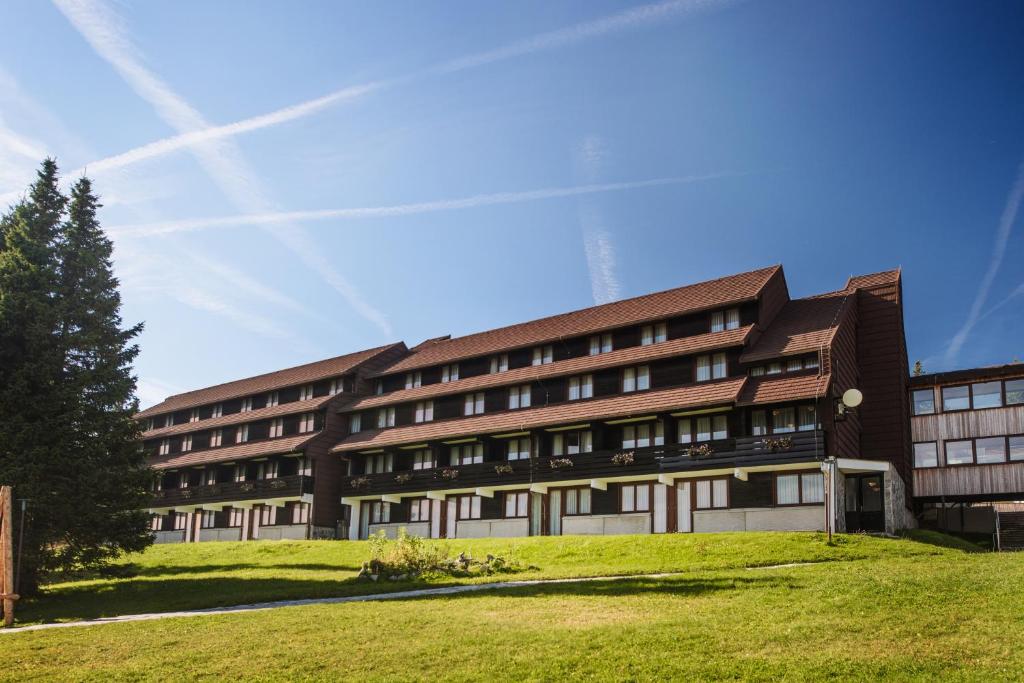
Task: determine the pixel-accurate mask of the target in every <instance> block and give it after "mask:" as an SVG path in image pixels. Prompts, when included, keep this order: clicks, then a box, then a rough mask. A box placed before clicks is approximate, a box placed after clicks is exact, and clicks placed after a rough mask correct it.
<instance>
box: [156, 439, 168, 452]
mask: <svg viewBox="0 0 1024 683" xmlns="http://www.w3.org/2000/svg"><path fill="white" fill-rule="evenodd" d="M157 452H158V453H159V454H160V455H167V454H168V453H170V452H171V440H170V439H160V448H159V449H158V451H157Z"/></svg>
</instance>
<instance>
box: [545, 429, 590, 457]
mask: <svg viewBox="0 0 1024 683" xmlns="http://www.w3.org/2000/svg"><path fill="white" fill-rule="evenodd" d="M593 450H594V436H593V434H591V432H590V430H580V431H575V432H559V433H557V434H555V436H554V438H553V439H552V440H551V451H552V453H553V454H554V455H576V454H578V453H591V452H593Z"/></svg>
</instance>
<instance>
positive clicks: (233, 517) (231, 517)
mask: <svg viewBox="0 0 1024 683" xmlns="http://www.w3.org/2000/svg"><path fill="white" fill-rule="evenodd" d="M245 512H246V511H245V510H243V509H242V508H230V511H229V512H228V526H230V527H239V526H242V520H243V519H244V516H245Z"/></svg>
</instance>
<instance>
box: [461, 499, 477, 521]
mask: <svg viewBox="0 0 1024 683" xmlns="http://www.w3.org/2000/svg"><path fill="white" fill-rule="evenodd" d="M458 519H480V496H459V506H458Z"/></svg>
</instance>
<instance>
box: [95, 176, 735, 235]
mask: <svg viewBox="0 0 1024 683" xmlns="http://www.w3.org/2000/svg"><path fill="white" fill-rule="evenodd" d="M733 175H737V174H733V173H710V174H705V175H693V176H679V177H670V178H654V179H651V180H638V181H632V182H621V183H602V184H595V185H577V186H572V187H551V188H545V189H540V190H528V191H524V192H496V193H493V194H479V195H473V196H471V197H463V198H459V199H441V200H435V201H429V202H417V203H411V204H393V205H390V206H366V207H353V208H344V209H314V210H308V211H273V212H267V213H248V214H240V215H235V216H218V217H214V218H191V219H183V220H177V221H160V222H157V223H141V224H134V225H114V226H110V227H109V228H108V230H109V231H110V233H111V234H112V235H114V236H116V237H149V236H153V235H163V234H167V233H173V232H184V231H190V230H204V229H207V228H224V227H236V226H242V225H279V224H285V223H297V222H301V221H322V220H329V219H334V220H352V219H358V218H386V217H390V216H410V215H415V214H422V213H432V212H436V211H455V210H459V209H473V208H478V207H483V206H494V205H498V204H518V203H521V202H532V201H540V200H544V199H557V198H560V197H572V196H576V195H585V194H596V193H600V192H616V191H625V190H636V189H641V188H645V187H659V186H665V185H683V184H687V183H695V182H700V181H704V180H714V179H717V178H725V177H730V176H733Z"/></svg>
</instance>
